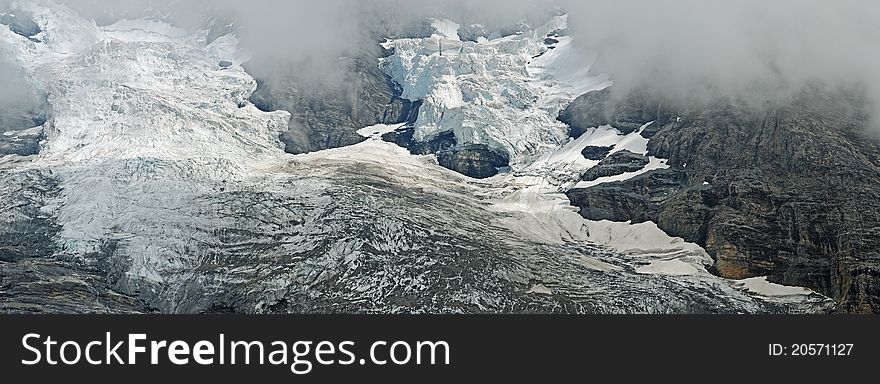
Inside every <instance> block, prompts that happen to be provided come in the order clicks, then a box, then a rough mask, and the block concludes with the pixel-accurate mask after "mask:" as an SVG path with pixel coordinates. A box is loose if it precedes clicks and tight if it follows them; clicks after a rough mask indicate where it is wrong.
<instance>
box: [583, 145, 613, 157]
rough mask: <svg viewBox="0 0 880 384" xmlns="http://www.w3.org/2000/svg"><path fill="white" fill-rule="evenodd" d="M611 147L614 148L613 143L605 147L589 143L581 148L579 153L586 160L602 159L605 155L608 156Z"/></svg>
mask: <svg viewBox="0 0 880 384" xmlns="http://www.w3.org/2000/svg"><path fill="white" fill-rule="evenodd" d="M612 149H614V145H609V146H607V147H606V146H595V145H589V146H586V147H584V149H583V150H581V154H582V155H584V158H585V159H587V160H602V159H604V158H605V156H608V153H609V152H611V150H612Z"/></svg>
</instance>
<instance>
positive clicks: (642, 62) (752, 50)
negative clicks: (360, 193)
mask: <svg viewBox="0 0 880 384" xmlns="http://www.w3.org/2000/svg"><path fill="white" fill-rule="evenodd" d="M0 1H4V0H0ZM7 2H8V0H7ZM63 2H64V3H66V4H69V5H71V6H72V7H74V8H76V9H77V10H79V11H80V12H81V13H82V14H84V15H86V16H88V17H92V18H94V19H96V20H97V21H98V22H99V23H102V24H106V23H109V22H112V21H114V20H116V19H119V18H134V17H141V16H144V15H152V16H156V15H159V16H160V17H162V18H164V19H167V20H171V21H173V22H174V23H175V24H178V25H180V26H184V27H187V28H203V27H205V25H206V24H207V23H208V22H209V21H210V20H229V21H233V22H234V23H235V25H236V26H237V27H238V30H237V34H238V35H239V36H240V37H241V38H242V44H243V46H244V47H245V48H247V49H248V50H251V51H252V52H254V57H255V61H254V63H253V64H252V66H251V67H249V70H253V71H256V72H257V74H256V75H271V74H277V73H296V74H297V75H298V76H301V77H304V78H306V77H308V78H315V79H318V81H322V82H333V81H340V80H341V79H342V76H339V72H340V71H341V70H342V67H341V66H340V65H339V58H340V57H343V56H346V55H349V54H351V53H352V52H358V51H359V50H360V49H362V47H363V46H365V45H366V44H374V43H375V42H376V40H377V39H378V38H379V37H380V35H398V34H401V33H402V31H405V30H407V28H410V27H412V26H413V25H414V24H417V23H418V22H420V21H421V20H424V18H426V17H447V18H450V19H453V20H454V21H457V22H460V23H462V24H471V23H482V24H484V25H486V26H487V27H488V28H489V29H490V30H491V29H493V28H501V27H504V26H509V25H512V24H515V23H516V22H517V21H519V20H526V21H527V22H530V23H532V24H535V23H538V22H540V20H542V19H543V18H546V17H547V16H548V15H549V14H551V13H554V12H556V11H557V9H558V8H557V7H559V8H561V9H562V10H564V11H565V12H568V13H569V14H570V18H569V20H570V33H572V34H573V35H574V36H575V37H576V41H577V44H578V46H579V47H581V48H582V49H588V50H592V51H598V52H599V58H600V61H599V63H597V66H596V67H595V68H594V71H604V72H607V73H609V74H610V75H611V76H612V78H613V79H614V80H615V83H616V87H615V89H616V92H617V93H620V92H624V91H626V90H627V89H631V88H633V87H638V86H644V85H649V86H653V87H657V88H660V89H663V90H664V91H665V92H666V93H667V94H669V95H670V96H681V97H693V96H694V95H697V96H701V97H702V96H710V95H718V94H730V93H738V94H750V95H756V96H755V97H768V96H769V97H783V96H784V95H786V94H788V93H790V92H792V91H796V90H797V89H798V88H799V87H800V85H802V84H804V83H805V82H807V81H810V80H816V79H818V80H823V81H825V82H828V83H842V84H856V83H858V84H861V85H863V86H864V87H865V89H866V90H868V92H869V94H870V95H871V96H874V99H875V100H880V70H877V68H880V2H876V1H870V0H838V1H827V0H774V1H764V0H738V1H722V0H666V1H663V0H660V1H641V0H539V1H535V0H483V1H478V0H373V1H358V0H323V1H273V0H249V1H233V0H213V1H212V0H135V1H124V2H120V1H115V0H65V1H63ZM584 65H588V63H584ZM878 106H880V103H878ZM877 110H878V111H880V107H878V108H877Z"/></svg>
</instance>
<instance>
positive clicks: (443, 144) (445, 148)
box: [382, 126, 510, 179]
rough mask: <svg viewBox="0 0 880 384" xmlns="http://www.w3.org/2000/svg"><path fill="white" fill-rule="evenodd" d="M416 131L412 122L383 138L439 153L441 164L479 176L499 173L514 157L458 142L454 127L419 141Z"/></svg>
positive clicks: (426, 152)
mask: <svg viewBox="0 0 880 384" xmlns="http://www.w3.org/2000/svg"><path fill="white" fill-rule="evenodd" d="M413 131H414V130H413V128H412V127H411V126H405V127H403V128H401V129H398V130H396V131H394V132H389V133H386V134H385V135H383V136H382V139H383V140H385V141H389V142H392V143H395V144H397V145H399V146H401V147H404V148H407V149H409V151H410V153H412V154H415V155H430V154H436V155H437V162H438V163H439V164H440V166H442V167H444V168H447V169H451V170H453V171H456V172H458V173H461V174H463V175H465V176H470V177H473V178H476V179H484V178H487V177H491V176H495V175H497V174H498V172H499V170H500V169H503V168H504V167H507V166H508V165H509V163H510V157H509V156H508V155H507V154H506V153H502V152H499V151H497V150H495V149H493V148H490V147H489V146H488V145H485V144H465V145H458V141H457V140H456V138H455V134H454V133H453V132H452V131H446V132H442V133H440V134H439V135H437V137H435V138H433V139H431V140H428V141H415V140H414V139H413Z"/></svg>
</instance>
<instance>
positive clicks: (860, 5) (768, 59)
mask: <svg viewBox="0 0 880 384" xmlns="http://www.w3.org/2000/svg"><path fill="white" fill-rule="evenodd" d="M569 5H570V7H569V11H570V12H571V14H570V21H571V22H570V24H571V30H572V33H573V34H575V36H576V37H577V41H578V42H579V43H580V44H582V45H583V46H585V47H587V48H588V49H593V50H598V51H599V52H600V55H599V57H600V68H597V70H602V71H607V72H608V73H610V74H611V75H612V78H614V80H615V83H616V85H617V88H618V90H617V91H618V92H625V91H626V90H628V89H630V88H632V87H637V86H642V85H645V84H648V85H651V86H655V87H659V88H661V89H663V90H664V91H665V92H667V93H668V94H669V95H672V96H679V97H685V96H694V95H697V96H707V95H718V94H738V95H748V96H752V97H784V96H785V95H788V94H789V93H792V92H796V91H797V90H798V89H800V88H801V86H802V85H803V84H804V83H806V82H807V81H813V80H821V81H824V82H826V83H829V84H846V85H853V84H857V83H858V84H861V85H864V86H867V89H868V90H869V92H871V93H872V95H875V96H880V71H878V70H877V68H880V3H878V2H875V1H859V0H841V1H833V2H831V1H822V0H774V1H759V0H739V1H717V0H700V1H697V0H674V1H633V0H616V1H592V2H575V1H570V4H569ZM876 99H878V100H880V97H878V98H876Z"/></svg>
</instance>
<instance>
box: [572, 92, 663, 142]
mask: <svg viewBox="0 0 880 384" xmlns="http://www.w3.org/2000/svg"><path fill="white" fill-rule="evenodd" d="M676 117H677V109H676V108H674V107H673V103H672V102H670V101H667V100H664V98H663V97H662V96H660V95H659V94H658V92H657V91H636V92H633V93H632V94H631V95H629V96H628V97H626V98H624V99H622V100H615V98H614V97H613V94H612V91H611V88H605V89H603V90H600V91H593V92H588V93H586V94H583V95H581V96H579V97H578V98H576V99H575V100H574V101H573V102H572V103H571V104H569V105H568V107H566V108H565V109H564V110H562V111H561V112H560V113H559V117H558V119H559V121H561V122H563V123H565V124H568V126H569V127H570V131H569V136H571V137H574V138H578V137H580V136H581V135H582V134H583V133H584V132H585V131H586V130H587V129H589V128H595V127H598V126H601V125H611V126H612V127H614V128H617V130H618V131H620V132H621V133H623V134H627V133H631V132H635V131H637V130H638V129H639V128H641V127H642V126H643V125H644V124H645V123H647V122H650V121H653V122H654V124H653V125H656V126H663V125H665V124H667V123H668V122H670V121H672V120H674V119H675V118H676ZM655 128H656V127H655Z"/></svg>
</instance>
